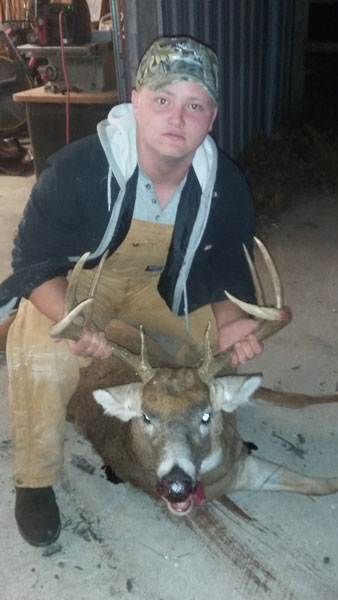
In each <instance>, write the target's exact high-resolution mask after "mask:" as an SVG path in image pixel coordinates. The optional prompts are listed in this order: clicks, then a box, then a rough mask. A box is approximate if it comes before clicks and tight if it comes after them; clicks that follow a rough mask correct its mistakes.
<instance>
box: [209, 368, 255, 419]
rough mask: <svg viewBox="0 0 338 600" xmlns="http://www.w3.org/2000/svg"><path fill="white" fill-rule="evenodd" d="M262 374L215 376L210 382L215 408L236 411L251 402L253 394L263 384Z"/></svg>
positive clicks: (211, 397)
mask: <svg viewBox="0 0 338 600" xmlns="http://www.w3.org/2000/svg"><path fill="white" fill-rule="evenodd" d="M261 382H262V376H261V375H251V376H247V375H226V376H225V377H215V379H213V380H212V382H211V384H210V400H211V404H212V406H213V408H214V409H215V410H224V412H234V411H235V410H236V409H237V408H239V407H240V406H244V405H245V404H249V401H250V398H251V396H252V394H253V393H254V392H255V391H256V390H257V388H258V387H259V386H260V385H261Z"/></svg>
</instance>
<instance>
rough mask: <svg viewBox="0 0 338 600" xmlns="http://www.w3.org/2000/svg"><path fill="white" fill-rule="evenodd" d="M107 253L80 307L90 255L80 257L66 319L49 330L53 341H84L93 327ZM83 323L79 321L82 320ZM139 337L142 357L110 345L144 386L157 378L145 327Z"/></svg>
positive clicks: (71, 284)
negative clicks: (82, 277)
mask: <svg viewBox="0 0 338 600" xmlns="http://www.w3.org/2000/svg"><path fill="white" fill-rule="evenodd" d="M107 253H108V252H105V253H104V254H103V256H102V258H101V260H100V262H99V265H98V267H97V269H96V272H95V275H94V277H93V281H92V284H91V287H90V290H89V297H88V298H86V299H85V300H83V301H82V302H79V303H77V300H76V289H77V284H78V281H79V277H80V275H81V271H82V269H83V267H84V264H85V262H86V260H87V258H88V256H89V254H90V253H89V252H86V253H85V254H83V256H81V258H80V259H79V260H78V262H77V263H76V265H75V267H74V269H73V271H72V274H71V276H70V280H69V283H68V288H67V293H66V298H65V309H64V316H63V318H62V319H61V321H59V322H58V323H55V324H54V325H52V326H51V327H50V330H49V333H50V335H51V337H53V338H65V339H68V340H74V341H77V340H79V339H81V337H82V334H83V329H84V328H85V327H89V326H90V325H91V324H92V317H93V305H94V296H95V291H96V288H97V285H98V282H99V279H100V275H101V271H102V269H103V266H104V263H105V261H106V258H107ZM78 317H82V320H81V321H82V322H81V324H79V323H78V322H77V321H76V319H77V318H78ZM79 320H80V319H79ZM140 336H141V352H140V354H134V353H133V352H130V351H129V350H127V349H126V348H123V347H122V346H120V345H119V344H116V343H115V342H111V348H112V352H113V354H114V356H116V358H120V359H121V360H123V361H124V362H126V363H127V364H129V365H130V366H131V367H132V368H133V369H134V371H135V373H136V374H137V375H139V376H140V378H141V380H142V381H143V383H147V382H148V381H149V380H150V379H151V378H152V377H153V375H154V369H153V368H152V366H151V365H150V363H149V359H148V352H147V347H146V343H145V338H144V332H143V327H142V325H141V326H140Z"/></svg>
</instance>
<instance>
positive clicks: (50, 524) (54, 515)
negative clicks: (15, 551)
mask: <svg viewBox="0 0 338 600" xmlns="http://www.w3.org/2000/svg"><path fill="white" fill-rule="evenodd" d="M15 489H16V502H15V518H16V522H17V525H18V529H19V532H20V534H21V535H22V537H23V538H24V540H26V542H28V543H29V544H32V546H48V545H49V544H52V543H53V542H55V540H57V538H58V537H59V535H60V530H61V522H60V514H59V509H58V505H57V504H56V501H55V495H54V492H53V488H52V487H43V488H26V487H21V488H20V487H17V488H15Z"/></svg>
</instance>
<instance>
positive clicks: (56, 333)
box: [49, 250, 108, 340]
mask: <svg viewBox="0 0 338 600" xmlns="http://www.w3.org/2000/svg"><path fill="white" fill-rule="evenodd" d="M107 254H108V250H106V252H105V253H104V254H103V255H102V257H101V259H100V262H99V264H98V267H97V269H96V273H95V275H94V277H93V281H92V284H91V287H90V290H89V297H88V298H86V299H85V300H83V301H82V302H80V303H77V301H76V290H77V285H78V281H79V277H80V275H81V272H82V269H83V267H84V265H85V263H86V261H87V259H88V257H89V255H90V252H85V254H83V255H82V256H81V258H80V259H79V260H78V261H77V263H76V265H75V267H74V269H73V271H72V273H71V276H70V279H69V282H68V287H67V293H66V298H65V308H64V316H63V318H62V319H61V321H59V322H58V323H55V324H54V325H52V326H51V327H50V330H49V333H50V335H51V336H52V337H56V338H57V337H58V338H59V337H62V338H66V339H70V340H79V339H80V338H81V337H82V331H83V328H84V327H87V326H88V325H89V324H90V323H91V322H92V316H93V307H94V296H95V291H96V288H97V285H98V282H99V279H100V275H101V271H102V269H103V266H104V263H105V260H106V258H107ZM79 315H82V317H83V322H82V324H81V325H78V324H77V323H74V320H75V319H76V317H77V316H79Z"/></svg>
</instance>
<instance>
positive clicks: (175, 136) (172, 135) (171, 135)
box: [163, 131, 185, 141]
mask: <svg viewBox="0 0 338 600" xmlns="http://www.w3.org/2000/svg"><path fill="white" fill-rule="evenodd" d="M163 135H164V137H165V138H167V139H169V140H173V141H183V140H184V139H185V138H184V135H182V133H180V132H178V131H176V132H175V131H165V132H164V134H163Z"/></svg>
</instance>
